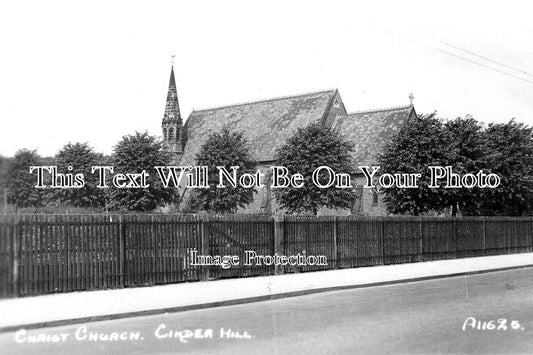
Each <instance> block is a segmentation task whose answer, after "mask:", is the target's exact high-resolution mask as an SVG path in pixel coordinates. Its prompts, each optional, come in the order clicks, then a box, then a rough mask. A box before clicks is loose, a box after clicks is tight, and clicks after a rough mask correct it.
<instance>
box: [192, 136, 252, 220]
mask: <svg viewBox="0 0 533 355" xmlns="http://www.w3.org/2000/svg"><path fill="white" fill-rule="evenodd" d="M196 165H199V166H207V167H208V181H209V188H208V189H194V190H193V193H192V196H191V205H192V207H193V208H194V209H197V210H205V211H212V212H217V213H229V212H231V213H234V212H236V211H237V209H238V208H242V207H244V206H246V205H247V204H249V203H251V202H252V201H253V193H254V190H253V189H252V188H245V187H242V186H240V185H239V184H237V186H236V187H232V186H227V187H225V188H217V187H216V185H217V184H218V170H217V168H216V167H217V166H222V167H224V168H226V169H227V170H228V171H230V172H231V166H238V167H239V169H238V174H239V175H241V174H243V173H254V172H255V169H256V167H257V162H256V161H255V160H253V159H252V158H251V156H250V153H249V149H248V142H247V141H246V139H245V138H244V136H243V134H242V132H233V131H231V130H230V129H229V128H228V127H224V128H223V129H222V130H221V131H220V132H217V133H213V134H211V135H210V136H209V137H208V138H207V141H206V142H205V143H204V144H203V146H202V147H201V148H200V152H199V153H198V154H197V155H196Z"/></svg>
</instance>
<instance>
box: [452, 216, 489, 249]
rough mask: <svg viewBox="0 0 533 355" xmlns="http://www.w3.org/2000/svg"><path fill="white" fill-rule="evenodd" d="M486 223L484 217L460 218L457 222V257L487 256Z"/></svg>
mask: <svg viewBox="0 0 533 355" xmlns="http://www.w3.org/2000/svg"><path fill="white" fill-rule="evenodd" d="M484 231H485V223H484V218H482V217H466V218H458V219H456V221H455V238H456V257H457V258H464V257H471V256H483V255H485V234H484V233H485V232H484Z"/></svg>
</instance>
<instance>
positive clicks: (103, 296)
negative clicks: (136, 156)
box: [0, 253, 533, 331]
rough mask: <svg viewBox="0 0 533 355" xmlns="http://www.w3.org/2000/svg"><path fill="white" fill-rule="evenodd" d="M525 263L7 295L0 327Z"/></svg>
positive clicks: (528, 260) (464, 263)
mask: <svg viewBox="0 0 533 355" xmlns="http://www.w3.org/2000/svg"><path fill="white" fill-rule="evenodd" d="M525 266H533V253H525V254H512V255H500V256H487V257H477V258H467V259H457V260H441V261H432V262H421V263H412V264H399V265H387V266H374V267H365V268H355V269H343V270H331V271H319V272H309V273H302V274H288V275H279V276H264V277H251V278H241V279H229V280H217V281H207V282H191V283H182V284H172V285H164V286H153V287H139V288H128V289H119V290H104V291H89V292H73V293H63V294H55V295H46V296H38V297H26V298H19V299H9V300H2V301H0V330H3V331H6V330H14V329H18V328H22V327H25V328H30V327H41V326H51V325H60V324H70V323H77V322H87V321H95V320H103V319H113V318H122V317H128V316H139V315H146V314H157V313H164V312H172V311H179V310H187V309H195V308H205V307H214V306H223V305H230V304H237V303H245V302H251V301H259V300H268V299H274V298H281V297H288V296H296V295H302V294H308V293H314V292H322V291H328V290H336V289H344V288H355V287H365V286H372V285H382V284H389V283H397V282H405V281H414V280H420V279H429V278H437V277H445V276H452V275H460V274H465V273H478V272H486V271H490V270H499V269H508V268H517V267H525Z"/></svg>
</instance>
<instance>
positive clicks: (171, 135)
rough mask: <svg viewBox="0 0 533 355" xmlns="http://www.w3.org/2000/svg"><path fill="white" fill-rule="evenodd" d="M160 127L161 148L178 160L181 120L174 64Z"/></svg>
mask: <svg viewBox="0 0 533 355" xmlns="http://www.w3.org/2000/svg"><path fill="white" fill-rule="evenodd" d="M161 129H162V131H163V132H162V133H163V148H164V149H165V150H166V151H168V152H170V153H172V154H173V159H172V160H173V162H177V161H179V159H180V158H181V155H182V153H183V122H182V120H181V114H180V105H179V103H178V92H177V90H176V79H174V65H172V68H171V70H170V81H169V83H168V93H167V103H166V105H165V114H164V115H163V122H162V123H161Z"/></svg>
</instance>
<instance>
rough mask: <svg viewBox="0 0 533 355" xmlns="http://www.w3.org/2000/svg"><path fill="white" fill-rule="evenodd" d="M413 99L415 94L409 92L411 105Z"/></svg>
mask: <svg viewBox="0 0 533 355" xmlns="http://www.w3.org/2000/svg"><path fill="white" fill-rule="evenodd" d="M414 99H415V95H413V93H410V94H409V101H411V106H413V100H414Z"/></svg>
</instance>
